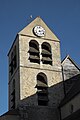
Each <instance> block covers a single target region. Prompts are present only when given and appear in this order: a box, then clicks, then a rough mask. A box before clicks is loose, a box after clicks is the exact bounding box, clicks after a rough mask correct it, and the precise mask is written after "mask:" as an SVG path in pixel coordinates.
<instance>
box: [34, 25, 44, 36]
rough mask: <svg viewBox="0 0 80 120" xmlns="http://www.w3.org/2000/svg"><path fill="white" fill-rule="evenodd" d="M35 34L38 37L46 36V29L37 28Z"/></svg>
mask: <svg viewBox="0 0 80 120" xmlns="http://www.w3.org/2000/svg"><path fill="white" fill-rule="evenodd" d="M33 32H34V34H35V35H36V36H39V37H43V36H45V29H44V28H43V27H42V26H39V25H38V26H35V27H34V28H33Z"/></svg>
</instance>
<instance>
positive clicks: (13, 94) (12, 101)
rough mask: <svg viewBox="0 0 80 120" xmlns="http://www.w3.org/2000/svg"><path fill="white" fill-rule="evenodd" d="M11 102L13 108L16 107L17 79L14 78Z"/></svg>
mask: <svg viewBox="0 0 80 120" xmlns="http://www.w3.org/2000/svg"><path fill="white" fill-rule="evenodd" d="M11 104H12V106H11V108H12V109H15V79H13V83H12V93H11Z"/></svg>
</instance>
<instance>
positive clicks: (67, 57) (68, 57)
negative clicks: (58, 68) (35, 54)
mask: <svg viewBox="0 0 80 120" xmlns="http://www.w3.org/2000/svg"><path fill="white" fill-rule="evenodd" d="M66 59H69V60H70V61H71V62H72V64H74V66H75V67H76V68H77V69H78V70H80V68H79V66H78V65H77V64H76V63H75V62H74V61H73V60H72V58H71V57H70V56H69V55H67V56H66V57H65V58H64V59H63V60H62V61H61V64H63V63H64V62H65V60H66Z"/></svg>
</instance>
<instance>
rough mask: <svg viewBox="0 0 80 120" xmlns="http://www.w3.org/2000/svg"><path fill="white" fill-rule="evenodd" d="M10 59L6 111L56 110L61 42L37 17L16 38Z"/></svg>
mask: <svg viewBox="0 0 80 120" xmlns="http://www.w3.org/2000/svg"><path fill="white" fill-rule="evenodd" d="M8 57H9V109H15V108H17V107H18V106H20V105H22V106H31V107H42V106H43V107H46V108H47V109H48V107H52V108H57V107H58V105H59V103H60V101H61V100H62V98H63V96H64V95H63V84H62V72H61V59H60V40H59V39H58V38H57V37H56V36H55V34H54V33H53V32H52V31H51V30H50V29H49V28H48V26H47V25H46V24H45V23H44V21H43V20H42V19H41V18H40V17H37V18H36V19H35V20H33V21H32V22H31V23H30V24H29V25H27V26H26V27H25V28H24V29H22V30H21V31H20V32H19V33H18V34H17V36H16V38H15V41H14V43H13V45H12V47H11V49H10V51H9V53H8Z"/></svg>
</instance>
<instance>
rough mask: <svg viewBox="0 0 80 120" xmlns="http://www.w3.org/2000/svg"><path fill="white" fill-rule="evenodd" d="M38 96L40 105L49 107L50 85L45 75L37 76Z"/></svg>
mask: <svg viewBox="0 0 80 120" xmlns="http://www.w3.org/2000/svg"><path fill="white" fill-rule="evenodd" d="M36 87H37V95H38V105H44V106H47V104H48V85H47V76H46V75H45V74H44V73H39V74H38V75H37V86H36Z"/></svg>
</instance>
